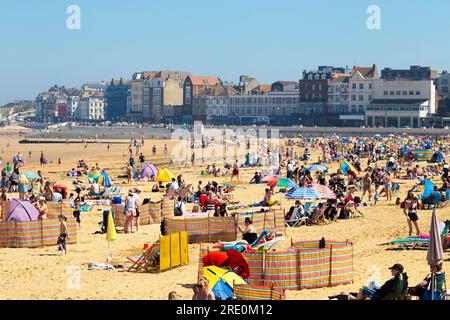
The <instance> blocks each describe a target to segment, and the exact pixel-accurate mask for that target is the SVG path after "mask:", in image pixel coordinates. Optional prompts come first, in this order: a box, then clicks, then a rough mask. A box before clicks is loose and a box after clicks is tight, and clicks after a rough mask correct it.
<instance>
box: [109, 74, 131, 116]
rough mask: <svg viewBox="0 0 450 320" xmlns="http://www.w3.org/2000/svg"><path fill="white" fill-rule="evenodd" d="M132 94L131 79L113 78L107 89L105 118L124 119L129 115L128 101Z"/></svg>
mask: <svg viewBox="0 0 450 320" xmlns="http://www.w3.org/2000/svg"><path fill="white" fill-rule="evenodd" d="M130 95H131V84H130V80H125V81H124V80H123V79H122V78H120V80H114V79H112V80H111V82H110V83H109V85H108V87H107V88H106V90H105V119H106V120H109V121H115V122H117V121H123V120H124V119H125V118H126V116H127V101H128V97H129V96H130Z"/></svg>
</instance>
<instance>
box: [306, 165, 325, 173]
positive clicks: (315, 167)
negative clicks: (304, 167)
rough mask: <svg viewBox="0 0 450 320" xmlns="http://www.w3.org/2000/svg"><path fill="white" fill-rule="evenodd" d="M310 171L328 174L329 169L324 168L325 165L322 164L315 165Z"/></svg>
mask: <svg viewBox="0 0 450 320" xmlns="http://www.w3.org/2000/svg"><path fill="white" fill-rule="evenodd" d="M308 169H309V171H322V172H325V173H327V172H328V168H327V167H325V166H323V165H321V164H313V165H312V166H310V167H309V168H308Z"/></svg>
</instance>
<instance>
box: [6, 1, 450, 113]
mask: <svg viewBox="0 0 450 320" xmlns="http://www.w3.org/2000/svg"><path fill="white" fill-rule="evenodd" d="M71 4H76V5H78V6H79V7H80V8H81V30H68V29H67V28H66V20H67V18H68V15H67V14H66V9H67V7H68V6H69V5H71ZM371 4H375V5H378V6H380V8H381V18H382V28H381V30H376V31H370V30H368V29H367V27H366V21H367V18H368V14H367V13H366V10H367V7H368V6H369V5H371ZM449 16H450V1H445V0H427V1H423V0H395V1H394V0H341V1H336V0H315V1H310V0H278V1H273V0H271V1H269V0H259V1H256V0H227V1H224V0H192V1H186V0H129V1H122V0H71V1H66V0H33V1H18V0H1V1H0V41H1V46H0V105H1V104H4V103H7V102H9V101H12V100H15V99H33V98H34V97H35V96H36V95H37V94H38V93H39V92H40V91H43V90H45V89H47V88H48V87H49V86H51V85H53V84H59V85H66V86H80V85H81V84H82V83H83V82H84V81H97V80H110V79H111V78H112V77H115V78H118V77H120V76H123V77H130V76H131V74H132V73H133V72H136V71H142V70H153V69H155V70H160V69H177V70H186V71H190V72H192V73H193V74H196V75H217V76H219V77H221V78H222V79H223V80H233V81H236V80H237V78H238V77H239V75H240V74H248V75H251V76H254V77H256V78H257V79H258V80H260V81H261V82H264V83H271V82H274V81H276V80H298V79H299V77H300V74H301V71H302V70H303V69H312V68H315V67H316V66H317V65H335V66H345V65H349V66H351V65H353V64H355V63H356V64H359V65H372V64H373V63H376V64H378V65H379V66H380V67H386V66H391V67H407V66H409V65H412V64H417V65H427V66H431V67H432V68H434V69H436V70H438V71H442V70H443V69H447V68H449V69H450V41H449V38H450V19H449V18H448V17H449Z"/></svg>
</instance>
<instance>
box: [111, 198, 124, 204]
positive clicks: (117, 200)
mask: <svg viewBox="0 0 450 320" xmlns="http://www.w3.org/2000/svg"><path fill="white" fill-rule="evenodd" d="M112 200H113V204H122V197H119V196H115V197H113V198H112Z"/></svg>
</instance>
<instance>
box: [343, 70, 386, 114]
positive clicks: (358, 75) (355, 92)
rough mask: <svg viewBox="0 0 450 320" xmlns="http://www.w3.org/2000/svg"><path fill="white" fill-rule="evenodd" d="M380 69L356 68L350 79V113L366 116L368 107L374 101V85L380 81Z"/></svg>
mask: <svg viewBox="0 0 450 320" xmlns="http://www.w3.org/2000/svg"><path fill="white" fill-rule="evenodd" d="M378 79H379V76H378V67H377V65H375V64H374V65H373V66H372V67H360V66H355V67H353V70H352V72H351V75H350V79H349V87H348V90H349V93H348V95H349V102H348V109H347V111H348V112H349V113H352V114H353V115H355V116H360V115H362V116H363V115H364V113H365V111H366V108H367V106H368V105H369V103H370V101H372V99H373V83H374V81H376V80H378Z"/></svg>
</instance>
